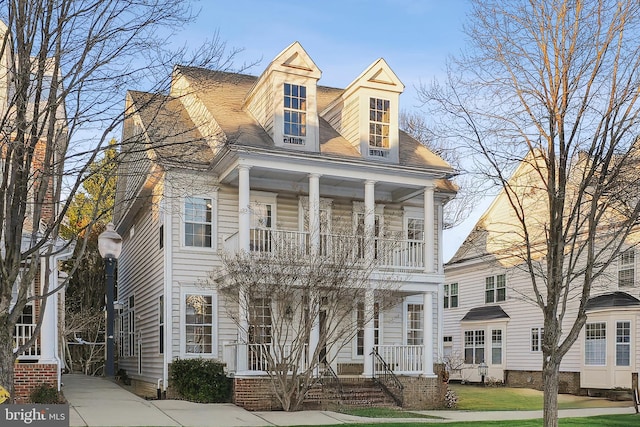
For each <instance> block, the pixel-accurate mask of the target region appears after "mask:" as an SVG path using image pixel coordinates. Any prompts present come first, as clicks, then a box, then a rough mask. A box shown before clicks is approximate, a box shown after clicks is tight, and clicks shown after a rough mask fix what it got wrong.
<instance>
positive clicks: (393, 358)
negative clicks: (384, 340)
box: [375, 345, 424, 373]
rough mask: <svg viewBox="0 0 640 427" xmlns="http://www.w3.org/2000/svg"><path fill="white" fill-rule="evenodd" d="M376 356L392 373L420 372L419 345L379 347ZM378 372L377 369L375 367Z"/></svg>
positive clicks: (422, 348)
mask: <svg viewBox="0 0 640 427" xmlns="http://www.w3.org/2000/svg"><path fill="white" fill-rule="evenodd" d="M377 349H378V354H379V355H380V356H381V357H382V359H384V361H385V362H387V365H388V366H389V369H391V370H392V371H394V372H402V373H412V372H422V361H423V350H424V347H423V346H421V345H379V346H377ZM375 369H376V371H378V367H375Z"/></svg>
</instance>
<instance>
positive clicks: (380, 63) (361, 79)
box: [345, 58, 404, 97]
mask: <svg viewBox="0 0 640 427" xmlns="http://www.w3.org/2000/svg"><path fill="white" fill-rule="evenodd" d="M361 87H368V88H373V89H381V90H386V91H391V92H396V93H402V92H403V91H404V84H403V83H402V82H401V81H400V79H399V78H398V76H397V75H396V73H394V72H393V70H392V69H391V67H390V66H389V64H387V61H385V60H384V58H378V59H376V60H375V61H374V62H373V63H372V64H371V65H369V66H368V67H367V68H366V69H365V70H364V71H363V72H362V73H361V74H360V75H359V76H358V77H356V79H355V80H354V81H353V82H351V84H349V86H347V88H346V89H345V97H346V96H348V95H349V94H350V93H352V92H354V91H356V90H357V89H359V88H361Z"/></svg>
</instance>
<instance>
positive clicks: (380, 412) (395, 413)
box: [339, 408, 442, 419]
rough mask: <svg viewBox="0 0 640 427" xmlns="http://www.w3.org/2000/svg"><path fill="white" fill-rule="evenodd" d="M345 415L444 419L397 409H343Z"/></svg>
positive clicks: (341, 410)
mask: <svg viewBox="0 0 640 427" xmlns="http://www.w3.org/2000/svg"><path fill="white" fill-rule="evenodd" d="M339 412H341V413H343V414H348V415H355V416H358V417H368V418H431V419H442V418H441V417H432V416H430V415H424V414H418V413H415V412H411V411H404V410H402V409H395V408H341V409H340V411H339Z"/></svg>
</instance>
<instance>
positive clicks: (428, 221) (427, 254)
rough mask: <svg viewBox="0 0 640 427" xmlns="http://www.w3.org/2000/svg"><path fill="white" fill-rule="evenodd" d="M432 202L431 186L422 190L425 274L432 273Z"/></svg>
mask: <svg viewBox="0 0 640 427" xmlns="http://www.w3.org/2000/svg"><path fill="white" fill-rule="evenodd" d="M434 226H435V224H434V202H433V186H427V187H425V188H424V246H425V248H424V271H425V273H433V272H434V271H435V268H434V264H435V263H434V256H435V252H434V249H435V246H436V239H435V232H434Z"/></svg>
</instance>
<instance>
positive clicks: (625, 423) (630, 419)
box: [298, 414, 640, 427]
mask: <svg viewBox="0 0 640 427" xmlns="http://www.w3.org/2000/svg"><path fill="white" fill-rule="evenodd" d="M436 422H437V421H436ZM437 423H438V424H440V423H439V422H437ZM426 424H431V423H429V422H428V421H423V422H417V423H406V422H403V423H372V424H334V425H331V426H324V427H365V426H370V427H424V426H425V425H426ZM444 425H446V426H447V427H467V426H487V427H513V426H514V425H517V426H518V427H540V426H541V425H542V419H537V420H517V421H478V422H464V423H446V424H444ZM559 425H560V427H637V426H638V425H640V415H633V414H631V415H603V416H599V417H585V418H561V419H560V420H559ZM298 427H303V426H298Z"/></svg>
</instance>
